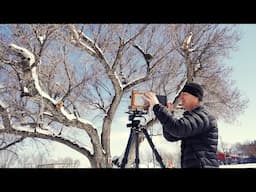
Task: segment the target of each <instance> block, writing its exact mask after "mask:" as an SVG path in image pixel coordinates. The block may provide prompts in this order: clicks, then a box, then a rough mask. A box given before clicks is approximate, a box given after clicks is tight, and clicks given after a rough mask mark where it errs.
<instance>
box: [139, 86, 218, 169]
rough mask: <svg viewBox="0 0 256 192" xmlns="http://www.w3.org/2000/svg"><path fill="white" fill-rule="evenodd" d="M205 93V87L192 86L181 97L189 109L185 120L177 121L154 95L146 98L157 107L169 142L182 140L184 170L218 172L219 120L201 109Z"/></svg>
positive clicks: (169, 104)
mask: <svg viewBox="0 0 256 192" xmlns="http://www.w3.org/2000/svg"><path fill="white" fill-rule="evenodd" d="M203 95H204V91H203V88H202V86H201V85H199V84H197V83H189V84H186V85H185V86H184V88H183V89H182V91H181V94H180V97H179V99H180V102H181V104H182V106H183V107H184V109H185V112H184V113H183V117H182V118H179V119H177V118H174V117H173V115H172V114H171V113H169V111H170V110H172V108H173V105H172V104H171V103H167V107H168V108H166V107H165V106H163V105H161V104H160V103H159V101H158V99H157V97H156V95H155V94H154V93H152V92H146V93H145V94H144V96H145V99H146V100H147V101H148V102H149V104H150V106H153V111H154V114H155V116H156V118H157V119H158V120H159V121H160V123H161V124H162V126H163V136H164V137H165V139H166V140H168V141H178V140H181V168H217V167H219V164H218V160H217V145H218V128H217V121H216V119H215V118H214V117H213V116H212V115H210V114H209V113H208V112H207V111H206V109H205V108H204V106H202V105H201V101H202V99H203Z"/></svg>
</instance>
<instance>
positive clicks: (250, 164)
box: [220, 163, 256, 168]
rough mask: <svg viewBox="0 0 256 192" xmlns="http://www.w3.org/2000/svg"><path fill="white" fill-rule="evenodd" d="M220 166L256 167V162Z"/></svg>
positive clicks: (222, 166)
mask: <svg viewBox="0 0 256 192" xmlns="http://www.w3.org/2000/svg"><path fill="white" fill-rule="evenodd" d="M220 168H256V163H245V164H231V165H220Z"/></svg>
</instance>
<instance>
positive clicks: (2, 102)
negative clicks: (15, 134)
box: [0, 99, 8, 109]
mask: <svg viewBox="0 0 256 192" xmlns="http://www.w3.org/2000/svg"><path fill="white" fill-rule="evenodd" d="M0 107H2V108H4V109H6V108H7V107H8V105H7V104H6V103H5V102H4V101H2V100H1V99H0Z"/></svg>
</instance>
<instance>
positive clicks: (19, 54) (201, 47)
mask: <svg viewBox="0 0 256 192" xmlns="http://www.w3.org/2000/svg"><path fill="white" fill-rule="evenodd" d="M238 40H239V33H238V32H237V31H236V28H235V27H234V26H233V25H218V24H150V25H147V24H145V25H144V24H85V25H84V24H75V25H73V24H65V25H55V24H49V25H48V24H17V25H16V24H8V25H7V24H1V25H0V45H1V46H0V98H1V99H0V116H1V117H2V118H1V122H0V123H1V124H2V128H1V129H0V134H4V133H8V134H11V135H12V136H13V138H14V140H15V141H13V142H16V143H17V141H19V142H21V140H19V139H20V138H27V137H36V138H41V139H47V140H51V141H56V142H60V143H62V144H64V145H66V146H68V147H70V148H72V149H74V150H76V151H78V152H80V153H81V154H83V155H85V156H86V157H87V158H88V160H89V161H90V163H91V167H95V168H104V167H112V163H111V158H112V157H111V149H110V134H111V128H112V127H113V124H112V122H113V120H114V119H115V118H116V116H117V114H116V112H117V109H118V107H119V105H120V104H121V103H122V99H123V98H129V96H130V92H131V90H132V89H142V90H152V91H154V92H156V93H157V94H165V95H167V96H168V97H169V98H174V99H173V102H174V104H175V107H176V106H177V104H178V100H177V98H178V97H177V96H178V95H179V93H180V90H181V89H182V87H183V86H184V84H185V83H186V82H191V81H197V82H199V83H201V84H202V85H203V86H204V88H205V90H206V96H205V99H204V102H205V105H206V106H207V107H209V109H210V111H212V113H214V114H215V115H216V117H218V118H222V119H224V120H227V121H229V122H231V121H232V120H233V119H235V118H236V117H237V116H238V115H240V114H241V113H242V112H243V111H244V109H245V108H246V104H247V99H246V98H243V96H242V95H241V94H240V92H239V90H238V89H237V88H236V86H235V84H234V82H232V80H231V79H230V76H229V75H230V73H231V71H230V69H229V68H228V67H226V66H225V65H224V63H222V60H223V58H225V57H227V56H228V54H229V52H230V51H232V50H233V49H234V48H235V47H236V43H237V42H238ZM126 104H127V103H126ZM237 108H239V111H237V110H236V109H237ZM156 122H157V121H156V120H155V119H152V120H149V121H148V122H147V125H146V126H147V127H148V126H150V125H152V124H154V123H156ZM74 135H79V136H83V139H82V140H81V137H79V139H78V137H74ZM141 141H143V136H141V139H140V142H141ZM9 144H11V143H9ZM134 149H135V148H134V141H132V149H131V152H130V155H129V161H128V164H127V167H129V166H130V165H131V163H133V160H134V151H135V150H134ZM120 160H121V157H120Z"/></svg>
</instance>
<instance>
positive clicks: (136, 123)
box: [121, 111, 165, 168]
mask: <svg viewBox="0 0 256 192" xmlns="http://www.w3.org/2000/svg"><path fill="white" fill-rule="evenodd" d="M135 117H142V113H141V112H140V111H133V112H132V114H131V115H129V120H130V121H131V123H129V124H127V127H131V129H130V135H129V139H128V143H127V146H126V148H125V153H124V157H123V160H122V163H121V168H125V165H126V164H127V161H128V155H129V151H130V148H131V143H132V139H133V137H135V166H136V168H139V163H140V160H139V132H141V131H142V132H143V134H144V135H145V137H146V139H147V141H148V143H149V145H150V147H151V149H152V151H153V152H154V155H155V157H156V160H157V161H158V163H159V164H160V166H161V168H165V166H164V163H163V161H162V158H161V156H160V155H159V153H158V152H157V150H156V148H155V146H154V144H153V142H152V140H151V138H150V136H149V134H148V132H147V130H146V129H145V127H143V126H141V125H140V120H134V118H135Z"/></svg>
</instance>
